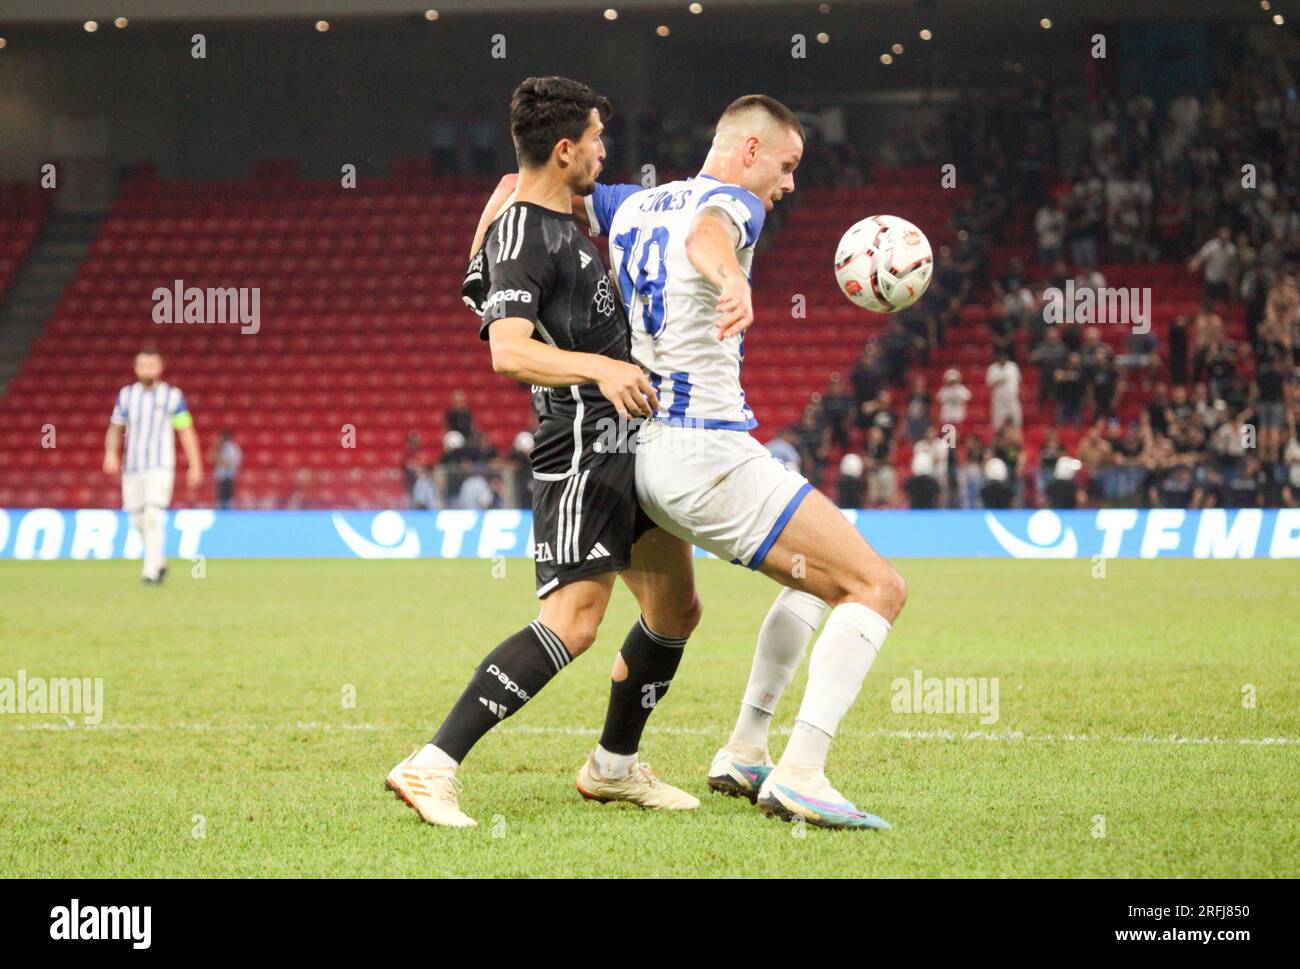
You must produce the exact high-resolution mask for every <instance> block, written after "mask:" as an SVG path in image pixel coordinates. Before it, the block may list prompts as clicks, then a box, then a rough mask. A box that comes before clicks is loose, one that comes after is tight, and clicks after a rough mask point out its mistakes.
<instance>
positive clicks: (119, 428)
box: [104, 390, 126, 474]
mask: <svg viewBox="0 0 1300 969" xmlns="http://www.w3.org/2000/svg"><path fill="white" fill-rule="evenodd" d="M125 429H126V391H125V390H122V391H119V392H118V395H117V401H116V403H114V404H113V416H112V417H110V418H109V419H108V430H107V431H106V432H105V433H104V473H105V474H119V473H120V472H121V471H122V432H123V431H124V430H125Z"/></svg>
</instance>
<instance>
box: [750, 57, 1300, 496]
mask: <svg viewBox="0 0 1300 969" xmlns="http://www.w3.org/2000/svg"><path fill="white" fill-rule="evenodd" d="M942 127H943V128H944V130H947V131H949V132H950V133H951V139H952V146H951V147H952V152H953V153H952V154H951V155H949V156H948V157H951V158H954V159H955V160H956V164H957V166H958V169H959V170H960V169H961V168H963V167H966V168H967V170H969V169H970V168H974V169H975V170H978V171H981V172H983V173H984V174H983V176H982V178H981V181H980V186H979V189H978V191H977V192H976V193H975V194H974V195H973V196H972V198H971V199H970V201H969V202H968V203H967V204H966V205H964V206H963V207H962V208H961V210H960V211H959V212H958V214H957V216H956V218H955V220H954V221H955V227H956V228H957V229H958V236H957V238H958V240H959V241H958V243H957V245H956V246H955V247H953V248H951V249H950V248H949V247H946V246H945V247H941V248H940V250H939V251H938V252H937V253H936V264H935V275H934V281H933V282H932V284H931V288H930V290H929V291H928V292H927V293H926V295H925V297H924V298H923V299H922V300H921V301H920V302H918V303H917V304H916V305H914V306H913V307H911V308H909V309H908V310H905V311H903V312H901V313H898V314H896V315H894V316H892V317H890V318H889V320H888V321H887V323H886V328H885V331H884V332H883V333H882V334H881V335H879V336H878V337H875V338H873V339H872V340H870V341H869V342H868V343H867V345H866V346H865V347H864V349H863V353H862V356H861V358H860V360H859V361H858V362H857V364H856V365H855V366H854V369H853V371H852V373H851V375H850V377H849V378H848V379H847V380H846V379H844V377H843V376H842V375H840V374H832V375H831V377H830V382H829V384H828V386H827V388H826V390H825V391H824V392H823V393H819V394H814V395H813V397H812V399H811V400H810V402H809V404H808V407H807V409H806V411H805V413H804V416H803V420H802V421H801V422H800V424H799V426H798V427H796V428H789V429H787V430H785V431H783V432H782V433H781V434H780V435H778V437H777V438H775V439H774V440H773V441H772V442H771V443H770V445H769V447H770V448H771V450H772V451H773V452H774V453H776V454H778V456H781V457H782V458H783V459H786V460H798V462H799V464H800V467H801V468H802V469H803V470H804V472H805V473H806V474H808V476H809V477H810V478H811V479H812V480H814V481H822V480H824V478H825V476H826V474H825V472H826V469H827V468H826V466H827V462H828V461H832V460H834V459H836V458H838V461H839V467H838V475H836V476H835V477H836V479H837V480H836V487H835V492H836V497H837V500H838V501H839V503H840V504H841V505H842V506H845V507H859V506H862V507H890V506H901V507H938V506H942V507H954V508H958V507H960V508H978V507H992V508H999V507H1013V506H1014V507H1056V508H1070V507H1078V506H1100V505H1145V506H1152V507H1213V506H1219V507H1251V506H1256V507H1257V506H1276V505H1286V506H1290V507H1295V506H1297V505H1300V436H1298V433H1300V431H1298V429H1300V382H1298V381H1297V369H1298V368H1300V153H1296V152H1295V151H1294V150H1288V147H1287V146H1288V145H1291V146H1294V145H1295V144H1297V143H1300V107H1298V106H1297V102H1296V101H1295V100H1294V99H1293V98H1290V97H1288V96H1286V95H1285V94H1284V88H1283V86H1282V83H1281V82H1280V81H1279V82H1274V81H1271V80H1269V79H1268V78H1267V75H1266V74H1264V73H1263V72H1261V71H1257V70H1253V71H1247V72H1243V73H1242V74H1240V75H1238V76H1236V77H1235V78H1233V79H1232V80H1231V82H1230V83H1228V84H1227V85H1225V86H1224V88H1223V89H1222V90H1215V91H1213V92H1211V94H1210V96H1209V97H1208V98H1207V99H1206V100H1205V101H1202V100H1201V99H1199V98H1198V97H1197V95H1196V93H1195V92H1194V91H1193V90H1190V89H1189V90H1187V91H1185V92H1183V93H1182V94H1181V95H1180V96H1179V97H1177V98H1176V99H1174V100H1173V101H1172V102H1171V103H1170V105H1169V108H1168V111H1167V112H1166V115H1165V117H1164V118H1163V119H1162V120H1161V121H1159V122H1158V121H1157V118H1156V111H1155V104H1154V102H1153V101H1152V100H1151V99H1150V98H1149V97H1147V96H1146V95H1138V96H1135V97H1134V98H1132V99H1130V100H1129V101H1127V102H1126V103H1123V104H1120V103H1118V102H1116V101H1113V100H1103V101H1095V102H1091V103H1089V102H1086V101H1084V99H1082V98H1081V97H1079V96H1077V95H1076V94H1074V93H1072V92H1068V91H1067V92H1058V93H1051V92H1049V91H1048V90H1047V88H1046V86H1045V85H1043V84H1041V82H1039V81H1037V80H1035V79H1033V78H1028V77H1026V78H1024V79H1023V80H1022V84H1021V86H1019V87H1018V88H1016V89H1014V90H1009V91H1008V92H1007V94H1006V95H1005V96H1003V97H993V96H988V95H983V94H978V93H976V94H972V95H970V97H969V98H967V99H966V100H964V101H963V102H962V103H961V104H959V105H957V106H956V107H954V108H953V109H952V110H951V111H949V113H948V115H947V117H946V119H945V123H944V125H943V126H942ZM940 152H941V148H940V147H939V146H938V144H937V138H936V137H935V136H934V133H933V132H932V131H930V130H928V129H926V130H921V131H919V132H915V131H913V130H912V129H910V128H908V127H906V126H903V127H901V128H900V129H898V130H895V131H894V132H892V133H891V134H890V135H889V136H887V137H886V138H885V139H884V141H883V142H882V143H881V145H880V146H879V150H878V153H877V162H883V163H888V164H896V163H916V162H920V161H928V162H935V163H938V162H939V161H941V160H943V157H944V156H943V155H942V154H941V153H940ZM1008 159H1018V161H1016V162H1014V163H1011V162H1009V161H1008ZM827 167H828V168H829V169H831V170H835V171H838V172H840V173H841V177H844V173H845V172H846V171H847V172H851V171H853V170H854V169H855V168H856V163H852V164H849V163H846V164H836V163H832V164H830V165H828V166H827ZM1022 199H1030V200H1035V201H1034V202H1033V204H1028V205H1027V204H1023V203H1021V202H1020V201H1019V200H1022ZM1027 229H1029V230H1030V231H1031V232H1032V235H1031V236H1030V238H1031V239H1032V240H1033V241H1035V242H1036V243H1037V245H1036V250H1037V260H1036V263H1037V264H1036V266H1035V265H1033V261H1032V260H1026V259H1024V258H1018V257H1012V258H1010V259H1009V260H1006V261H1005V264H1004V266H1003V268H1002V269H1001V271H1000V272H993V271H991V268H990V267H991V264H992V263H993V259H992V258H991V257H992V256H994V255H995V254H997V253H998V252H999V251H1006V249H1008V248H1010V249H1014V248H1015V246H1014V243H1015V242H1016V240H1017V238H1018V237H1020V236H1022V235H1023V234H1024V233H1025V231H1026V230H1027ZM1174 261H1177V262H1178V263H1180V264H1181V265H1182V271H1183V272H1184V273H1186V274H1188V277H1189V278H1190V274H1197V273H1199V274H1200V275H1201V277H1202V279H1203V300H1202V302H1201V306H1200V309H1199V311H1198V312H1196V313H1194V314H1185V315H1181V316H1179V317H1177V318H1175V319H1172V320H1160V319H1156V320H1154V321H1151V320H1147V321H1146V322H1147V323H1154V325H1153V326H1149V327H1144V326H1142V325H1137V326H1133V327H1131V332H1130V333H1129V335H1128V336H1127V337H1126V339H1125V346H1124V347H1123V352H1116V351H1115V350H1114V349H1113V348H1112V347H1111V346H1110V345H1109V344H1108V343H1107V342H1106V341H1105V340H1103V339H1102V334H1101V328H1100V326H1099V325H1092V326H1073V325H1060V324H1051V323H1049V322H1048V314H1047V313H1045V305H1046V301H1047V298H1048V294H1050V292H1051V290H1052V289H1056V290H1064V289H1065V288H1066V286H1067V284H1068V283H1070V282H1072V283H1073V286H1074V290H1075V292H1082V291H1083V290H1085V289H1091V290H1093V291H1097V290H1099V289H1100V288H1102V287H1105V286H1106V285H1107V284H1106V279H1105V276H1104V275H1103V273H1102V271H1100V270H1099V269H1098V267H1099V266H1114V265H1139V266H1140V265H1151V264H1155V263H1161V262H1163V263H1169V262H1174ZM1027 263H1028V264H1027ZM972 303H983V304H984V305H985V306H987V308H988V310H989V327H990V335H991V339H992V343H993V349H994V362H993V363H992V364H991V365H990V366H989V367H988V369H987V371H986V372H984V373H973V372H972V373H968V374H962V373H961V372H960V371H959V370H956V369H953V370H949V371H948V372H947V373H946V374H945V375H944V379H943V383H942V386H941V387H939V388H937V389H933V390H931V389H930V388H927V386H926V380H925V377H924V376H919V375H917V374H916V369H917V365H920V366H925V365H927V364H928V363H929V359H930V355H931V353H932V352H933V351H934V350H935V349H936V348H938V347H942V346H944V344H945V340H946V338H947V336H948V335H950V334H951V332H952V330H953V328H954V327H958V326H961V325H962V324H961V318H962V317H961V309H962V307H964V306H967V305H970V304H972ZM1243 314H1244V321H1245V330H1244V338H1242V339H1236V340H1234V339H1233V338H1232V337H1231V336H1230V335H1229V329H1230V327H1229V325H1228V324H1227V323H1225V316H1231V317H1234V318H1235V317H1237V316H1241V315H1243ZM1143 330H1147V331H1148V332H1142V331H1143ZM1024 368H1032V369H1033V371H1034V374H1035V376H1036V378H1037V379H1036V381H1035V383H1036V389H1035V390H1034V391H1033V393H1034V402H1035V403H1036V405H1037V407H1036V408H1035V410H1036V412H1037V413H1038V414H1039V415H1040V421H1041V422H1042V423H1045V424H1047V425H1048V427H1047V429H1046V432H1045V434H1044V435H1043V440H1042V443H1041V444H1040V445H1038V446H1036V447H1032V448H1031V447H1027V446H1026V444H1025V435H1024V428H1023V424H1024V419H1023V416H1022V409H1023V408H1022V404H1023V403H1024V402H1025V399H1024V394H1025V391H1024V390H1023V389H1022V386H1023V384H1024V383H1025V382H1024V381H1023V380H1022V376H1023V369H1024ZM967 380H971V381H979V382H981V383H983V384H984V386H985V387H986V388H987V391H988V395H989V404H990V417H991V421H990V423H991V427H992V429H993V430H992V433H991V435H989V436H988V439H987V440H981V438H980V437H979V436H978V435H977V434H975V433H974V432H973V431H972V429H971V427H970V425H969V424H966V420H965V418H966V404H967V403H968V402H969V401H970V400H971V397H972V392H971V390H970V389H969V388H968V387H967V386H966V381H967ZM1125 403H1128V404H1130V405H1131V406H1129V407H1123V406H1122V405H1123V404H1125ZM1122 410H1123V411H1126V412H1127V413H1129V414H1130V417H1129V419H1128V420H1123V419H1121V411H1122ZM855 430H856V431H857V432H858V433H857V434H856V435H855V434H854V433H853V432H854V431H855ZM1066 440H1069V441H1070V442H1071V443H1070V445H1069V446H1067V445H1066V444H1065V443H1063V442H1064V441H1066ZM900 445H906V446H908V447H910V449H911V462H910V474H907V475H904V476H903V478H904V480H903V481H902V483H901V485H900V483H899V482H898V481H897V480H896V479H897V477H898V473H897V472H896V470H895V467H896V461H895V457H896V453H897V449H898V447H899V446H900Z"/></svg>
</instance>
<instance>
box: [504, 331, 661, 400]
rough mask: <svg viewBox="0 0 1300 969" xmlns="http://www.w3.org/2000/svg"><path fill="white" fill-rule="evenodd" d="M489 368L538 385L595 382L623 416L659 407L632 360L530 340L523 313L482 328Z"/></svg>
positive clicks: (523, 381) (644, 376)
mask: <svg viewBox="0 0 1300 969" xmlns="http://www.w3.org/2000/svg"><path fill="white" fill-rule="evenodd" d="M488 345H489V346H490V347H491V348H492V369H493V370H495V371H496V372H497V373H499V374H504V375H505V376H507V377H512V378H514V379H515V380H518V381H520V382H521V383H526V384H536V385H537V386H539V387H572V386H574V385H575V384H595V385H596V386H597V388H599V390H600V392H601V394H602V395H603V396H604V397H605V398H606V399H607V400H608V401H609V402H610V403H611V404H613V405H614V407H615V408H616V409H617V410H618V412H619V414H621V415H623V416H624V417H626V416H627V415H629V414H633V415H636V416H639V417H649V416H651V415H652V414H654V413H655V412H656V411H658V410H659V398H658V396H657V395H656V394H655V390H654V387H652V386H651V385H650V381H649V380H648V379H647V378H646V375H645V372H644V371H643V370H642V369H641V368H640V367H638V366H637V365H636V364H634V363H628V362H626V361H623V360H615V359H614V358H612V357H604V356H601V355H600V354H598V353H579V352H577V351H574V350H561V349H560V348H559V347H554V346H551V345H550V344H549V343H543V342H541V341H540V340H534V339H533V324H532V322H531V321H529V320H526V319H524V318H523V317H507V318H506V319H501V320H497V321H496V322H494V323H493V324H492V326H491V328H490V329H489V330H488Z"/></svg>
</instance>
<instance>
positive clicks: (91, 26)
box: [81, 20, 99, 34]
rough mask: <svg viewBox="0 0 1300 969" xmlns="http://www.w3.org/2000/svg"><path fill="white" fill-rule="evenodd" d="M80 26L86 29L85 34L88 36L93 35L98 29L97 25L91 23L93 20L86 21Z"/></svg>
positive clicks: (93, 22)
mask: <svg viewBox="0 0 1300 969" xmlns="http://www.w3.org/2000/svg"><path fill="white" fill-rule="evenodd" d="M81 26H82V27H84V28H86V33H88V34H93V33H94V32H95V31H97V30H98V29H99V24H98V23H96V22H95V21H93V20H87V21H86V22H85V23H84V24H82V25H81Z"/></svg>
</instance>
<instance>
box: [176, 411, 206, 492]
mask: <svg viewBox="0 0 1300 969" xmlns="http://www.w3.org/2000/svg"><path fill="white" fill-rule="evenodd" d="M178 433H179V434H180V439H181V450H182V451H184V452H185V460H186V461H187V462H188V463H189V467H188V468H187V469H186V471H185V483H186V484H187V485H189V486H190V487H191V488H197V487H198V486H199V485H201V484H203V454H202V453H201V452H200V451H199V435H198V432H197V431H195V430H194V425H193V424H190V425H189V426H188V427H183V428H181V430H180V431H179V432H178Z"/></svg>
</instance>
